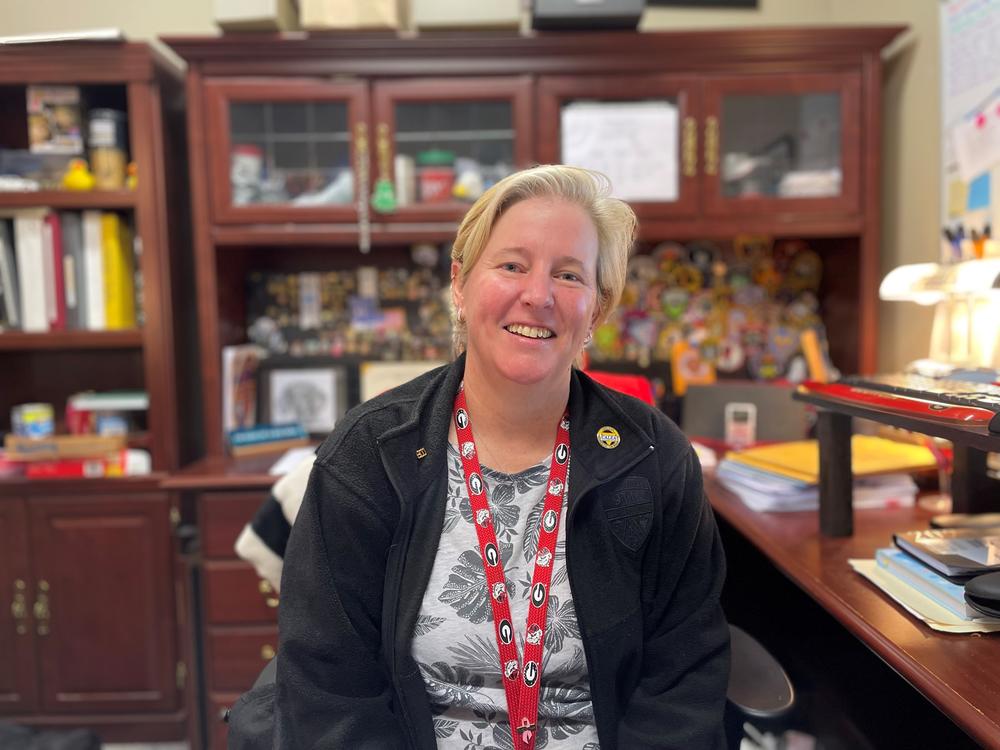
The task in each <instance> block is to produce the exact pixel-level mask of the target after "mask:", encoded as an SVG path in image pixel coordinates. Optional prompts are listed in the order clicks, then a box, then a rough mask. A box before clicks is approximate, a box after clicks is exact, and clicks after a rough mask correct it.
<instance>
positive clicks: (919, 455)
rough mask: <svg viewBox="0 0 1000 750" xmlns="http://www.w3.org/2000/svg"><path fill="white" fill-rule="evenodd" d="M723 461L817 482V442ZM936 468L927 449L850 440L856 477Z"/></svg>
mask: <svg viewBox="0 0 1000 750" xmlns="http://www.w3.org/2000/svg"><path fill="white" fill-rule="evenodd" d="M726 458H727V459H728V460H731V461H736V462H737V463H742V464H746V465H748V466H753V467H756V468H758V469H762V470H764V471H770V472H772V473H775V474H780V475H782V476H786V477H790V478H792V479H798V480H801V481H804V482H814V483H815V482H819V442H818V441H816V440H796V441H792V442H787V443H774V444H771V445H762V446H757V447H755V448H747V449H746V450H742V451H731V452H729V453H727V454H726ZM936 468H937V463H936V461H935V460H934V454H933V453H931V451H930V450H928V449H927V447H926V446H922V445H913V444H909V443H898V442H896V441H894V440H888V439H886V438H881V437H876V436H874V435H852V436H851V469H852V471H853V473H854V475H855V476H869V475H874V474H886V473H893V472H901V471H923V470H932V469H936Z"/></svg>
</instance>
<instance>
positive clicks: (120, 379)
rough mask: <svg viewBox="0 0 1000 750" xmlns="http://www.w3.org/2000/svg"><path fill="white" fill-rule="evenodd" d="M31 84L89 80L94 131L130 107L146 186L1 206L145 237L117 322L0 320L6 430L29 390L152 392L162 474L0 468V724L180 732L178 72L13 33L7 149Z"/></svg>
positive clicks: (16, 140) (166, 737)
mask: <svg viewBox="0 0 1000 750" xmlns="http://www.w3.org/2000/svg"><path fill="white" fill-rule="evenodd" d="M35 86H68V87H74V88H75V89H77V90H78V91H79V96H80V108H81V118H80V120H81V122H80V125H81V129H82V130H83V132H84V134H86V125H87V121H86V113H87V112H88V111H90V110H92V109H94V108H109V109H113V110H116V111H120V112H123V113H125V115H126V122H127V125H126V131H125V140H126V142H127V149H126V152H127V158H128V160H129V161H132V162H134V164H135V165H136V175H137V182H136V184H135V185H134V187H133V188H132V189H128V188H125V189H109V190H99V189H94V190H89V191H70V190H65V189H61V188H60V187H59V183H58V182H55V181H54V180H52V179H45V180H43V181H41V182H40V189H38V190H33V191H23V192H22V191H17V192H15V191H11V192H0V215H2V216H3V217H5V218H6V219H8V220H10V219H11V217H16V216H19V215H24V214H25V213H26V212H39V211H43V212H44V211H49V212H53V213H55V214H56V215H59V216H61V215H63V214H66V213H80V212H95V214H97V213H99V214H101V215H103V216H107V215H111V214H113V215H114V216H116V217H117V220H118V221H120V222H122V223H124V224H127V225H128V227H129V228H130V230H131V233H132V236H133V237H134V238H135V248H136V249H141V252H135V255H134V265H135V269H134V270H135V275H134V276H132V277H131V278H132V279H133V280H135V281H137V280H141V315H140V316H137V319H136V323H135V324H134V325H127V324H126V327H122V328H121V329H118V330H101V329H100V327H99V326H98V325H96V324H95V325H94V326H92V327H93V328H95V330H80V329H79V328H75V327H73V326H72V325H66V326H65V329H60V326H59V325H55V326H52V325H49V326H48V330H39V331H30V332H29V331H24V330H17V329H15V328H13V327H5V328H4V330H2V331H0V373H2V375H0V433H2V432H6V431H8V430H9V429H10V418H11V416H10V413H11V407H12V406H14V405H16V404H20V403H26V402H46V403H50V404H52V406H53V409H54V412H55V416H56V422H57V430H60V428H62V429H64V426H63V425H61V424H59V423H60V422H61V421H62V411H63V408H64V406H65V403H66V399H67V397H68V396H70V395H71V394H73V393H76V392H79V391H84V390H97V391H104V390H118V389H130V390H144V391H146V392H147V393H148V394H149V402H150V406H149V409H148V413H147V415H146V420H145V424H144V425H141V426H140V428H139V429H137V430H136V431H135V432H133V433H132V434H130V435H129V436H128V445H129V447H132V448H141V449H143V450H146V451H148V452H149V453H150V455H151V458H152V468H153V473H152V474H151V475H149V476H140V477H123V478H117V479H111V478H100V479H44V480H28V479H24V478H8V479H0V539H3V540H4V542H3V544H0V598H2V600H3V601H4V606H3V607H2V608H0V721H4V722H7V721H10V722H14V723H17V724H25V725H30V726H36V727H57V726H67V725H70V724H71V725H73V726H80V727H88V728H91V729H93V730H94V731H96V732H97V733H98V734H99V736H100V737H101V739H102V741H104V742H137V741H145V742H149V741H170V740H180V739H185V738H188V737H189V727H188V717H189V715H190V714H189V711H188V709H187V706H188V703H189V700H190V698H189V691H190V690H191V687H190V682H189V681H188V680H186V677H185V676H186V674H187V670H188V667H187V664H189V663H191V661H192V660H191V658H190V655H189V649H188V645H187V644H188V641H187V639H186V637H185V635H184V631H183V629H182V627H181V625H180V623H183V622H185V621H186V617H187V615H186V609H185V593H184V592H185V590H186V589H185V588H184V587H185V585H186V584H185V582H184V579H183V578H182V577H179V576H177V575H176V573H177V571H178V569H179V567H178V562H177V558H176V550H175V547H176V544H177V543H176V540H175V538H174V533H173V532H174V527H175V525H176V516H177V511H176V509H175V508H174V507H173V505H172V498H171V496H170V495H169V494H168V493H167V492H165V491H163V490H162V489H161V487H160V483H161V482H162V480H163V478H164V476H165V475H166V473H167V472H169V471H170V470H172V469H175V468H177V467H178V466H179V465H180V464H181V463H182V462H183V461H184V460H185V457H186V454H185V453H183V452H182V444H181V440H180V434H181V425H182V416H187V415H190V414H192V413H193V410H194V408H195V407H193V406H192V401H191V395H190V394H191V392H192V389H191V387H190V386H189V385H186V383H187V380H185V378H184V377H182V376H183V375H184V373H186V372H189V371H190V372H193V368H191V367H189V366H187V364H186V363H187V362H188V359H187V357H188V356H189V355H188V350H189V349H190V347H186V343H185V342H186V340H187V339H185V338H184V332H185V331H188V330H194V328H193V325H192V321H191V319H190V317H189V316H187V313H188V310H189V307H190V306H189V305H186V304H184V300H185V299H186V298H187V297H188V296H189V292H188V291H187V289H189V288H190V286H191V284H192V282H191V280H190V279H191V264H190V253H189V250H188V248H189V243H188V240H187V235H188V233H189V229H188V222H187V212H188V203H187V200H186V193H185V190H186V162H185V143H184V97H183V79H182V77H181V75H180V73H179V71H178V70H177V68H176V67H175V66H174V65H172V64H170V63H169V62H168V61H166V60H165V58H163V57H162V56H161V55H159V54H158V53H156V52H155V51H154V50H153V49H152V48H151V47H150V46H148V45H147V44H144V43H128V42H108V43H103V42H59V43H52V44H35V45H16V46H5V47H0V149H4V151H5V155H6V154H10V153H11V152H18V154H19V156H16V157H11V158H22V159H23V158H30V154H29V135H28V115H27V111H26V95H27V91H28V88H29V87H35ZM83 156H84V157H87V156H89V154H88V153H87V152H86V151H85V153H84V154H83ZM52 174H53V172H52V170H47V175H48V177H51V175H52ZM22 176H26V175H22ZM8 184H9V183H8ZM125 247H126V249H127V250H128V251H132V250H133V248H132V247H128V245H125ZM15 257H16V256H15ZM56 258H58V255H55V257H53V263H55V259H56ZM15 280H17V281H18V282H20V280H19V279H17V278H16V277H15ZM137 298H140V297H139V295H137ZM22 317H23V316H22ZM8 322H9V321H8ZM189 445H195V446H196V443H195V444H191V443H189ZM194 450H196V447H195V448H194ZM188 455H189V454H188ZM96 550H99V551H100V554H97V553H96V552H95V551H96ZM81 592H85V595H81ZM12 601H14V602H17V601H21V602H23V603H24V605H25V607H24V608H21V607H13V608H12V607H11V606H9V604H10V602H12ZM123 603H124V604H125V606H123ZM11 655H13V658H11Z"/></svg>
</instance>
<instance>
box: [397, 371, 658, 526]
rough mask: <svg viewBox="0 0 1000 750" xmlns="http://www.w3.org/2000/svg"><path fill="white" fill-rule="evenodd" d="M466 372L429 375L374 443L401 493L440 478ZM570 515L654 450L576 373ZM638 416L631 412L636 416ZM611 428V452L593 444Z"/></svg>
mask: <svg viewBox="0 0 1000 750" xmlns="http://www.w3.org/2000/svg"><path fill="white" fill-rule="evenodd" d="M464 373H465V355H464V354H463V355H461V356H460V357H458V358H457V359H456V360H455V361H454V362H452V363H451V364H450V365H448V366H447V367H444V368H442V369H441V370H440V371H438V373H437V374H436V375H435V376H433V377H432V378H431V379H430V380H429V381H428V382H427V385H426V386H425V387H424V388H423V389H422V390H421V391H420V393H419V394H418V395H417V397H416V399H415V400H414V401H413V409H412V411H411V412H410V415H409V418H408V419H407V420H406V421H405V422H403V423H402V424H400V425H398V426H396V427H393V428H391V429H389V430H388V431H386V432H385V433H384V434H383V435H381V436H380V438H379V444H380V445H381V446H382V448H383V451H382V452H383V456H385V457H386V459H387V460H388V461H389V462H391V463H392V464H393V467H394V469H395V473H396V475H397V476H398V477H399V478H401V479H402V480H403V481H402V482H400V485H401V487H400V488H401V490H402V491H404V492H407V493H408V494H410V493H413V494H410V497H411V498H412V497H415V496H416V495H417V494H419V493H422V492H424V491H425V490H426V489H427V488H428V487H429V486H430V485H431V483H432V482H433V481H434V480H435V479H437V478H439V476H440V472H441V470H442V467H443V466H444V460H445V456H446V452H447V449H448V431H449V428H450V426H451V415H452V409H453V407H454V403H455V394H456V393H458V386H459V384H460V383H461V382H462V377H463V375H464ZM569 412H570V449H571V455H572V458H571V461H572V464H571V478H570V500H569V505H570V510H572V508H573V506H574V504H575V502H576V500H577V499H578V498H580V497H581V496H582V495H583V494H584V493H585V492H587V491H588V490H589V489H590V488H591V487H592V486H594V485H595V484H601V483H603V482H606V481H608V480H609V479H611V478H613V477H615V476H617V475H618V474H620V473H621V472H623V471H625V470H627V469H629V468H631V467H632V466H633V465H635V464H636V463H637V462H638V461H639V460H640V459H642V458H643V457H644V456H646V455H648V454H649V453H650V452H651V451H652V450H654V447H653V446H654V443H653V439H652V437H651V436H650V434H649V432H648V431H647V430H645V429H643V428H642V427H640V426H639V424H638V423H637V422H636V420H635V418H634V416H632V415H630V414H629V413H628V411H627V410H626V409H625V408H623V407H622V404H621V403H619V400H618V399H617V398H616V397H614V396H612V395H611V393H610V392H609V391H608V390H607V389H606V388H605V387H604V386H601V385H599V384H597V383H595V382H594V381H593V380H591V379H590V378H589V377H587V375H585V374H584V373H581V372H580V371H579V370H575V369H574V370H573V374H572V378H571V381H570V398H569ZM638 413H639V411H638V410H636V411H635V412H634V414H635V415H638ZM603 427H610V428H612V429H613V430H615V431H616V432H617V433H618V436H619V438H620V440H619V442H618V444H617V446H616V447H614V448H605V447H603V446H602V444H601V443H599V442H598V440H597V434H598V431H599V430H600V429H601V428H603Z"/></svg>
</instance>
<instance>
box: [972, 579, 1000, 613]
mask: <svg viewBox="0 0 1000 750" xmlns="http://www.w3.org/2000/svg"><path fill="white" fill-rule="evenodd" d="M965 601H966V602H967V603H968V605H969V606H970V607H972V608H973V609H974V610H976V611H977V612H982V613H983V614H984V615H987V616H989V617H1000V572H996V573H984V574H983V575H981V576H976V577H975V578H972V579H970V580H969V581H967V582H966V584H965Z"/></svg>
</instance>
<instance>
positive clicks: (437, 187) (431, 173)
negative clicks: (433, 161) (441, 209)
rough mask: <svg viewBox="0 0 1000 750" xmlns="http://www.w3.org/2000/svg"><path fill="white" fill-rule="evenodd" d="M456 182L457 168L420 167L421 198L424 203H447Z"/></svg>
mask: <svg viewBox="0 0 1000 750" xmlns="http://www.w3.org/2000/svg"><path fill="white" fill-rule="evenodd" d="M454 184H455V170H454V169H453V168H451V167H444V166H441V167H438V166H435V167H421V168H420V200H421V201H422V202H424V203H447V202H448V201H450V200H451V199H452V198H451V187H452V185H454Z"/></svg>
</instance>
